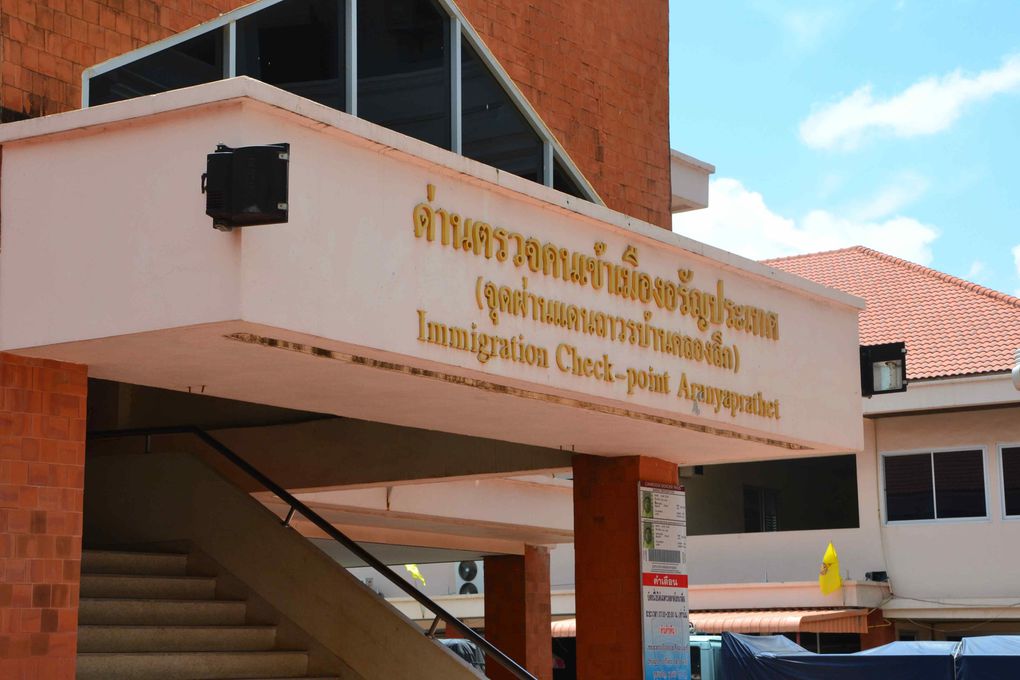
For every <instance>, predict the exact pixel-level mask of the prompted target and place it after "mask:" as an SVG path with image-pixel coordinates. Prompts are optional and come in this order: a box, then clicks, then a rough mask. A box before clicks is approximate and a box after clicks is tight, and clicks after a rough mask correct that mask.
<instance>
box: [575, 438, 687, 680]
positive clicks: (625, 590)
mask: <svg viewBox="0 0 1020 680" xmlns="http://www.w3.org/2000/svg"><path fill="white" fill-rule="evenodd" d="M641 481H645V482H658V483H660V484H676V483H677V481H678V475H677V466H676V465H675V464H672V463H667V462H666V461H663V460H658V459H656V458H646V457H644V456H627V457H621V458H601V457H599V456H587V455H576V456H574V564H575V569H574V571H575V574H574V581H575V584H576V585H575V588H576V596H575V597H576V609H577V677H579V678H584V679H585V680H640V679H641V678H642V677H643V675H642V671H641V668H642V663H643V661H642V643H641V635H642V620H641V560H640V553H639V550H640V536H639V533H640V532H639V530H638V482H641ZM607 612H611V615H608V616H607Z"/></svg>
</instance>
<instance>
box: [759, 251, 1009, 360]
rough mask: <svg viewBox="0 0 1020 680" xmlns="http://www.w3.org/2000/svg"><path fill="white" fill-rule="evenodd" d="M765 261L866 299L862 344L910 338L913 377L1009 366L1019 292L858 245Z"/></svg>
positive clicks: (877, 343) (862, 314)
mask: <svg viewBox="0 0 1020 680" xmlns="http://www.w3.org/2000/svg"><path fill="white" fill-rule="evenodd" d="M765 264H767V265H770V266H772V267H776V268H778V269H783V270H785V271H788V272H790V273H791V274H796V275H797V276H802V277H804V278H806V279H810V280H812V281H814V282H816V283H820V284H822V285H823V286H829V287H831V288H836V289H838V290H841V291H843V292H846V293H850V294H852V295H856V296H858V297H862V298H864V300H865V302H867V305H868V306H867V309H865V310H864V311H863V312H862V313H861V316H860V324H859V325H860V337H861V344H862V345H879V344H883V343H887V342H906V343H907V378H909V379H911V380H920V379H925V378H946V377H950V376H962V375H975V374H979V373H999V372H1008V371H1009V370H1010V369H1011V368H1012V367H1013V365H1014V363H1015V360H1014V358H1013V352H1014V350H1015V349H1017V348H1020V298H1016V297H1013V296H1012V295H1007V294H1006V293H1000V292H999V291H996V290H991V289H990V288H985V287H984V286H980V285H978V284H976V283H972V282H970V281H965V280H963V279H959V278H957V277H955V276H951V275H949V274H944V273H942V272H940V271H936V270H934V269H929V268H928V267H924V266H922V265H919V264H914V263H913V262H908V261H906V260H901V259H900V258H898V257H893V256H892V255H886V254H885V253H880V252H878V251H877V250H871V249H870V248H864V247H863V246H854V247H852V248H844V249H842V250H831V251H827V252H824V253H812V254H809V255H795V256H793V257H786V258H780V259H776V260H766V261H765Z"/></svg>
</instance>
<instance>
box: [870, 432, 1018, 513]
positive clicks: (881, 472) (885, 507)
mask: <svg viewBox="0 0 1020 680" xmlns="http://www.w3.org/2000/svg"><path fill="white" fill-rule="evenodd" d="M961 451H980V452H981V472H982V479H983V481H984V492H985V514H984V515H982V516H979V517H939V516H938V511H939V506H938V497H937V494H936V492H935V463H934V460H935V454H936V453H958V452H961ZM919 454H928V458H929V460H930V461H931V464H930V466H929V467H930V468H931V471H932V479H931V490H932V511H933V514H934V515H935V516H934V517H932V518H931V519H894V520H890V519H889V503H888V492H887V491H886V484H885V459H886V458H893V457H897V456H916V455H919ZM1000 460H1001V456H1000ZM878 462H879V466H878V467H879V469H878V479H879V490H880V493H879V499H878V501H879V504H880V506H881V511H882V525H883V526H905V525H910V524H946V523H954V522H990V521H991V520H992V512H991V497H990V496H989V492H990V489H989V484H988V481H989V479H988V447H987V446H986V445H983V444H982V445H977V444H975V445H971V444H960V445H958V446H940V447H931V448H919V449H910V450H902V451H880V452H879V454H878ZM1000 464H1001V463H1000ZM1000 479H1001V475H1000ZM1003 504H1005V500H1003ZM1017 518H1018V519H1020V515H1018V516H1017Z"/></svg>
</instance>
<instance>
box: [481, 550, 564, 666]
mask: <svg viewBox="0 0 1020 680" xmlns="http://www.w3.org/2000/svg"><path fill="white" fill-rule="evenodd" d="M551 598H552V586H551V582H550V575H549V549H548V548H545V547H542V546H534V545H528V546H525V548H524V554H523V555H496V556H490V557H486V558H485V639H486V640H488V641H489V642H491V643H492V644H494V645H496V647H497V648H498V649H499V650H501V651H502V652H503V653H504V654H506V655H507V656H509V657H510V658H511V659H513V660H514V661H516V662H517V663H519V664H521V665H522V666H524V668H525V669H527V670H528V671H530V672H531V674H532V675H534V676H535V677H536V678H538V680H552V667H553V659H552V599H551ZM485 667H486V671H485V672H486V673H487V674H488V676H489V677H490V678H492V680H513V676H512V675H511V674H510V673H509V671H506V670H504V668H503V667H502V666H500V665H498V664H497V663H496V662H495V661H493V660H492V659H489V660H488V661H487V662H486V665H485Z"/></svg>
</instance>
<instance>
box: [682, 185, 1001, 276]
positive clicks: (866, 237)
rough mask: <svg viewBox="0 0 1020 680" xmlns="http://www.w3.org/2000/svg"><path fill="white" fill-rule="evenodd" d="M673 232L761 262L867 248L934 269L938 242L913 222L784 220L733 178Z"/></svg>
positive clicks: (816, 216) (824, 215)
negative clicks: (934, 252)
mask: <svg viewBox="0 0 1020 680" xmlns="http://www.w3.org/2000/svg"><path fill="white" fill-rule="evenodd" d="M673 231H675V232H677V233H678V234H683V235H684V236H689V237H690V238H693V239H695V240H697V241H703V242H705V243H709V244H711V245H714V246H717V247H719V248H723V249H724V250H729V251H732V252H734V253H737V254H739V255H743V256H744V257H749V258H752V259H755V260H762V259H766V258H771V257H781V256H784V255H796V254H799V253H812V252H817V251H820V250H833V249H836V248H845V247H847V246H853V245H864V246H868V247H869V248H874V249H875V250H880V251H882V252H884V253H889V254H890V255H896V256H897V257H902V258H904V259H907V260H910V261H912V262H918V263H920V264H928V263H930V262H931V260H932V252H931V244H932V242H933V241H934V240H935V239H936V238H938V231H937V230H936V229H935V228H934V227H933V226H931V225H927V224H923V223H922V222H919V221H918V220H915V219H913V218H910V217H891V218H888V219H884V220H860V219H856V218H849V217H841V216H839V215H836V214H833V213H832V212H829V211H827V210H812V211H811V212H809V213H808V214H807V215H805V216H804V217H803V218H802V219H799V220H795V219H792V218H789V217H784V216H782V215H779V214H777V213H775V212H773V211H772V210H771V209H770V208H769V207H768V206H767V205H766V204H765V199H764V198H763V197H762V195H761V194H760V193H758V192H756V191H750V190H748V189H747V188H745V187H744V185H743V184H742V183H741V182H740V181H739V180H736V179H732V178H728V177H720V178H719V179H716V180H713V181H712V183H711V186H710V196H709V207H708V208H706V209H704V210H694V211H691V212H689V213H680V214H678V215H674V216H673ZM1018 249H1020V247H1018Z"/></svg>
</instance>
